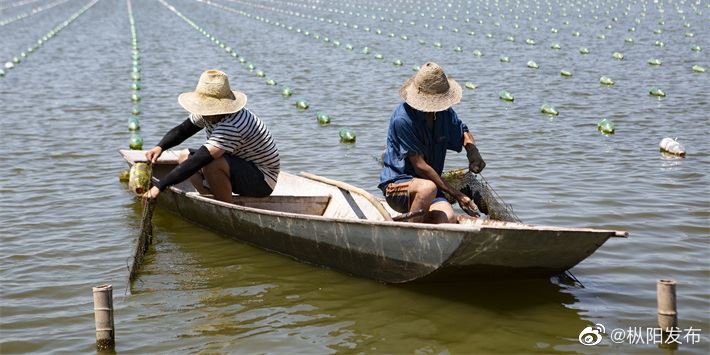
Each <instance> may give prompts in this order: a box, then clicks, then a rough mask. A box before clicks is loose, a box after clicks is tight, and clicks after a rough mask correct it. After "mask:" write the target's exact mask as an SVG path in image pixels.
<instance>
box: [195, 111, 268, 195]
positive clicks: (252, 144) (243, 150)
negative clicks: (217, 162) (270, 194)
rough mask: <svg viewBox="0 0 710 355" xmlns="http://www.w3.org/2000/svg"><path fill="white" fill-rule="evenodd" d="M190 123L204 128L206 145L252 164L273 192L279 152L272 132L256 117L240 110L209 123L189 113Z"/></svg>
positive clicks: (249, 112)
mask: <svg viewBox="0 0 710 355" xmlns="http://www.w3.org/2000/svg"><path fill="white" fill-rule="evenodd" d="M190 121H191V122H192V123H194V124H195V125H196V126H198V127H201V128H204V129H205V132H206V133H207V142H205V145H211V146H213V147H216V148H219V149H222V150H224V151H225V152H227V153H228V154H232V155H233V156H236V157H237V158H241V159H244V160H246V161H249V162H252V163H254V165H256V167H257V168H258V169H259V170H260V171H261V172H262V173H263V174H264V181H266V183H267V184H268V185H269V186H270V187H271V188H272V189H273V188H274V187H275V186H276V179H277V177H278V175H279V169H280V159H279V151H278V149H276V143H275V142H274V138H273V137H272V136H271V132H270V131H269V129H268V128H266V125H265V124H264V122H262V121H261V120H260V119H259V117H256V115H255V114H253V113H251V111H249V110H248V109H247V108H243V109H241V110H240V111H238V112H235V113H232V114H229V115H227V116H225V117H224V118H223V119H222V120H221V121H219V122H217V123H210V122H209V121H207V120H205V119H204V118H202V116H200V115H195V114H190Z"/></svg>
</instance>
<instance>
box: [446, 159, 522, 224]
mask: <svg viewBox="0 0 710 355" xmlns="http://www.w3.org/2000/svg"><path fill="white" fill-rule="evenodd" d="M441 177H442V178H443V179H444V180H446V182H447V183H448V184H449V185H451V187H453V188H454V189H456V190H459V191H461V192H463V193H464V194H465V195H466V196H468V197H470V198H471V199H472V200H473V202H474V203H475V204H476V206H478V209H479V210H480V211H481V212H483V213H485V214H486V215H488V217H489V218H490V219H494V220H498V221H504V222H518V223H521V222H522V221H521V220H520V218H519V217H518V215H516V214H515V212H514V211H513V207H512V206H511V205H509V204H507V203H505V202H504V201H503V199H502V198H501V197H500V195H498V193H497V192H496V191H495V190H494V189H493V187H491V185H490V184H488V181H486V179H484V178H483V176H481V175H478V176H477V175H475V174H473V173H471V172H469V171H468V169H455V170H448V171H445V172H444V173H443V174H442V175H441ZM446 198H447V199H448V200H449V202H451V203H452V204H453V203H455V202H456V199H455V198H453V196H450V195H448V194H446Z"/></svg>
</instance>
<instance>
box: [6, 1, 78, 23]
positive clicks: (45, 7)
mask: <svg viewBox="0 0 710 355" xmlns="http://www.w3.org/2000/svg"><path fill="white" fill-rule="evenodd" d="M67 1H69V0H59V1H55V2H53V3H50V4H46V5H43V6H38V7H36V8H34V9H31V10H29V11H27V12H24V13H21V14H18V15H16V16H13V17H10V18H6V19H3V20H0V27H3V26H7V25H9V24H11V23H13V22H15V21H19V20H22V19H24V18H27V17H30V16H34V15H37V14H38V13H40V12H42V11H44V10H49V9H51V8H53V7H55V6H58V5H61V4H63V3H65V2H67Z"/></svg>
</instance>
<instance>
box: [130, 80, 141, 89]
mask: <svg viewBox="0 0 710 355" xmlns="http://www.w3.org/2000/svg"><path fill="white" fill-rule="evenodd" d="M140 89H141V83H140V82H138V81H134V82H133V83H131V90H140Z"/></svg>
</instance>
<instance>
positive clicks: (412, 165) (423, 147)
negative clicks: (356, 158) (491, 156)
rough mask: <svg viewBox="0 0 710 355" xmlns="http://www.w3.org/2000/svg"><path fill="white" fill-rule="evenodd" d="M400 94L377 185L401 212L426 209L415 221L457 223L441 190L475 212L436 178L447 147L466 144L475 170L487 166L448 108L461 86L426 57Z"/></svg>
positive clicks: (473, 206) (472, 212)
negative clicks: (424, 62) (427, 61)
mask: <svg viewBox="0 0 710 355" xmlns="http://www.w3.org/2000/svg"><path fill="white" fill-rule="evenodd" d="M399 95H400V96H401V97H402V99H404V102H402V103H401V104H399V106H397V108H396V109H395V110H394V113H392V116H391V117H390V123H389V131H388V134H387V148H386V150H385V155H384V167H383V169H382V172H381V173H380V184H379V185H378V187H379V188H380V189H381V190H382V192H383V194H384V195H385V199H386V200H387V203H388V204H389V205H390V207H392V208H393V209H394V210H396V211H397V212H400V213H406V212H415V211H419V210H423V211H428V213H427V214H426V215H424V216H423V217H420V218H419V219H418V220H416V221H420V222H427V223H456V216H455V214H454V210H453V208H452V206H451V204H449V202H448V201H447V200H446V198H445V197H444V194H443V192H446V193H448V194H450V195H451V196H454V197H455V198H456V200H457V201H458V203H459V206H461V208H462V209H463V210H464V211H465V212H466V213H468V214H470V215H478V213H477V211H478V208H477V207H476V204H475V203H474V202H473V201H472V200H471V199H470V198H469V197H468V196H466V195H464V194H463V193H461V192H460V191H457V190H456V189H454V188H452V187H451V186H450V185H449V184H447V183H446V181H444V180H443V179H442V178H441V173H442V171H443V169H444V160H445V159H446V151H447V150H453V151H456V152H461V149H462V148H464V149H466V156H467V158H468V162H469V170H470V171H472V172H474V173H479V172H480V171H481V170H483V168H484V167H485V166H486V163H485V162H484V161H483V159H482V158H481V154H480V153H479V152H478V148H476V145H475V141H474V138H473V135H472V134H471V132H469V130H468V127H467V126H466V124H465V123H463V122H461V120H459V118H458V116H457V115H456V112H455V111H454V109H453V108H451V105H454V104H457V103H458V102H459V101H461V96H462V90H461V85H459V84H458V83H457V82H456V81H455V80H454V79H451V78H448V77H447V76H446V74H445V73H444V70H443V69H442V68H441V67H440V66H439V65H437V64H436V63H432V62H429V63H426V64H424V65H423V66H422V67H421V69H420V70H419V71H418V72H417V74H415V75H414V76H412V77H411V78H410V79H409V80H407V81H406V82H405V83H404V85H402V87H401V88H400V90H399Z"/></svg>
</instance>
